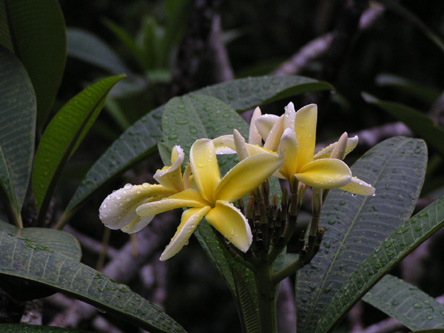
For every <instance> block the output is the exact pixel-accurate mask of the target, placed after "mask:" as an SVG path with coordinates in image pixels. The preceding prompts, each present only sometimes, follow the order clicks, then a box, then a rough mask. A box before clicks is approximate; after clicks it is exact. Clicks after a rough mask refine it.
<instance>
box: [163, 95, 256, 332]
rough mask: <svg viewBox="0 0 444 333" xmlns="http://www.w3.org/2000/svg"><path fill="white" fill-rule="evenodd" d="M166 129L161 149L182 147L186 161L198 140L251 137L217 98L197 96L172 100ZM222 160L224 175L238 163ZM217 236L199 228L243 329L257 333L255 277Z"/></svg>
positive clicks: (230, 158) (167, 109) (232, 159)
mask: <svg viewBox="0 0 444 333" xmlns="http://www.w3.org/2000/svg"><path fill="white" fill-rule="evenodd" d="M163 128H164V144H163V145H162V147H165V145H166V146H167V147H169V149H168V150H169V151H171V148H172V147H173V146H174V145H178V144H180V146H181V147H182V148H183V149H184V151H185V154H186V156H187V157H188V156H189V154H188V153H189V151H190V148H191V145H192V144H193V142H194V141H196V139H199V138H215V137H218V136H220V135H223V134H227V133H233V129H234V128H236V129H238V130H239V132H241V133H243V134H246V133H248V125H247V123H246V122H245V121H244V120H243V119H242V117H241V116H239V115H238V114H237V113H236V111H235V110H234V109H232V108H231V107H230V106H228V105H227V104H225V103H224V102H222V101H220V100H218V99H217V98H214V97H210V96H205V95H197V94H196V95H192V96H184V97H176V98H173V99H172V100H170V101H169V102H168V104H167V105H166V106H165V110H164V114H163ZM162 149H163V148H162ZM169 155H170V154H168V159H169ZM223 157H224V158H222V159H219V166H220V167H221V169H222V170H223V171H222V173H225V172H226V171H228V169H229V168H230V167H232V166H233V164H234V163H235V160H236V155H231V156H223ZM165 162H166V161H165ZM216 233H217V231H214V230H213V229H212V228H211V227H210V226H209V225H208V224H207V223H206V222H204V223H200V224H199V227H198V229H197V231H196V233H195V234H196V236H197V239H198V240H199V242H200V244H201V245H202V247H203V249H204V250H205V252H206V253H207V255H208V256H209V257H210V259H211V260H212V261H213V263H214V264H215V265H216V267H217V268H218V269H219V271H220V273H221V275H222V276H223V278H224V279H225V281H226V283H227V285H228V286H229V288H230V290H231V292H232V294H233V296H234V298H235V300H236V302H237V304H238V310H239V311H240V313H241V316H240V317H241V318H242V319H241V322H242V325H243V326H244V329H245V330H246V332H254V331H255V330H256V328H257V325H258V312H257V299H256V289H255V282H254V279H253V275H252V273H251V271H250V270H249V269H247V268H246V267H244V266H242V265H241V264H239V263H238V262H236V261H235V260H234V259H233V258H232V256H231V255H230V254H229V253H228V251H227V249H226V248H225V245H224V244H223V241H221V240H220V237H218V236H217V235H216Z"/></svg>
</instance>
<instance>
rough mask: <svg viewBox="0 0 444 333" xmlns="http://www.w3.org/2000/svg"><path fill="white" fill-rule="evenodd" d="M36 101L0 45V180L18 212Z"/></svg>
mask: <svg viewBox="0 0 444 333" xmlns="http://www.w3.org/2000/svg"><path fill="white" fill-rule="evenodd" d="M36 109H37V104H36V100H35V94H34V89H33V87H32V83H31V81H30V79H29V77H28V74H27V73H26V70H25V68H24V67H23V65H22V64H21V63H20V61H19V60H18V59H17V57H16V56H14V54H12V53H11V52H10V51H8V50H7V49H6V48H4V47H3V46H1V45H0V120H1V122H0V149H1V151H2V153H3V154H2V155H3V158H1V159H2V160H3V161H2V163H1V165H2V166H1V167H0V182H1V183H2V187H4V188H5V189H6V193H7V194H8V197H9V200H10V202H11V203H12V204H13V205H14V209H15V211H16V213H19V212H20V210H21V207H22V205H23V200H24V198H25V195H26V191H27V189H28V185H29V178H30V175H31V164H32V158H33V152H34V137H35V120H36Z"/></svg>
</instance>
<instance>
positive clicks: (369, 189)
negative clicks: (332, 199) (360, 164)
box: [340, 177, 375, 195]
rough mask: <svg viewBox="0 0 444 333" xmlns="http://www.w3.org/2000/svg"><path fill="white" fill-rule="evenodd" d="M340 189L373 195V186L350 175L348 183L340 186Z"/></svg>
mask: <svg viewBox="0 0 444 333" xmlns="http://www.w3.org/2000/svg"><path fill="white" fill-rule="evenodd" d="M340 189H341V190H344V191H347V192H350V193H353V194H359V195H373V194H374V193H375V188H374V187H373V186H371V185H370V184H367V183H366V182H364V181H362V180H360V179H359V178H357V177H352V179H351V181H350V183H348V184H347V185H345V186H342V187H340Z"/></svg>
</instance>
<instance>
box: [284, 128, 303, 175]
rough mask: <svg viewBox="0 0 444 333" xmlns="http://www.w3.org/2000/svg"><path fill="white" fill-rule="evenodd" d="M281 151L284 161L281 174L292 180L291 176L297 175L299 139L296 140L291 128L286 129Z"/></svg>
mask: <svg viewBox="0 0 444 333" xmlns="http://www.w3.org/2000/svg"><path fill="white" fill-rule="evenodd" d="M280 150H281V153H282V155H283V159H284V164H283V165H282V169H281V170H280V173H281V175H282V176H284V177H285V178H287V179H290V177H291V175H293V174H295V173H296V170H297V163H298V162H297V161H298V152H299V144H298V139H296V134H295V133H294V130H292V129H291V128H286V129H285V131H284V134H282V137H281V145H280Z"/></svg>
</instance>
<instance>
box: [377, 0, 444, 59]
mask: <svg viewBox="0 0 444 333" xmlns="http://www.w3.org/2000/svg"><path fill="white" fill-rule="evenodd" d="M378 1H379V2H381V3H383V4H384V5H385V6H387V7H388V8H390V9H391V10H393V11H394V12H395V13H397V14H398V15H400V16H401V17H403V18H404V19H406V20H407V21H409V22H410V23H412V24H413V25H415V26H416V27H417V28H419V30H421V32H422V33H423V34H424V35H425V36H426V37H428V38H429V39H430V40H431V41H432V42H433V43H435V45H436V46H438V47H439V48H440V49H441V51H443V52H444V41H443V39H442V38H441V37H440V36H438V35H437V34H436V33H435V32H433V31H432V29H430V28H429V27H428V26H427V25H426V24H425V23H424V22H423V21H421V20H420V19H419V18H418V17H417V16H416V15H415V14H414V13H412V12H411V11H410V10H408V9H407V8H406V7H404V6H403V5H401V4H400V3H399V2H396V1H394V0H378Z"/></svg>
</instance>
